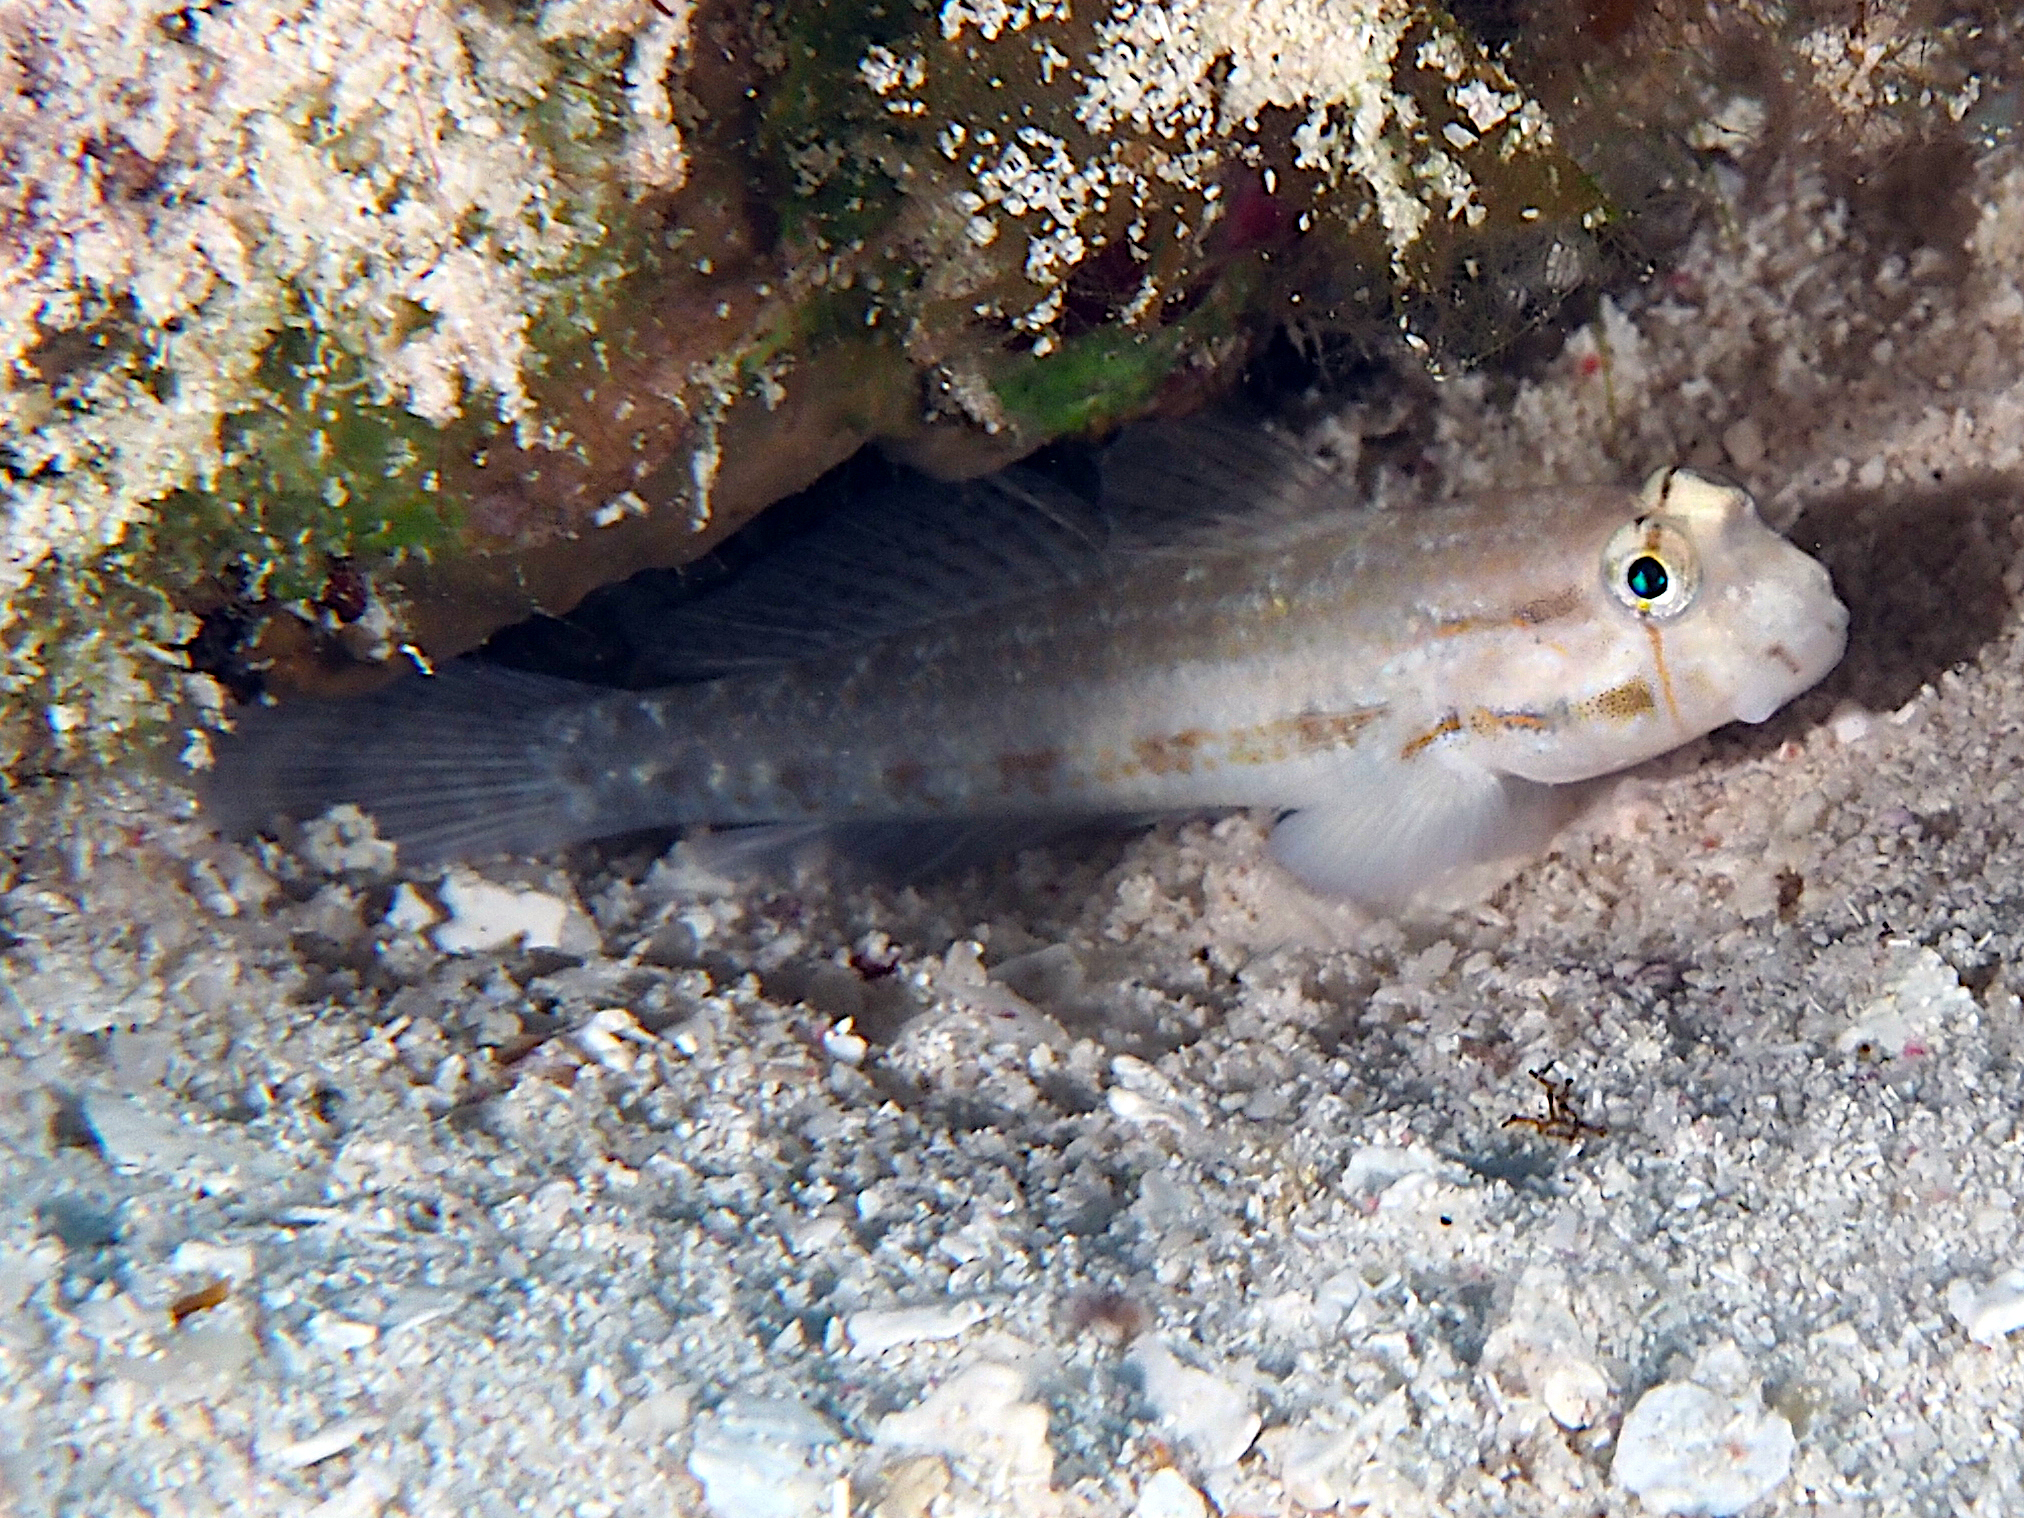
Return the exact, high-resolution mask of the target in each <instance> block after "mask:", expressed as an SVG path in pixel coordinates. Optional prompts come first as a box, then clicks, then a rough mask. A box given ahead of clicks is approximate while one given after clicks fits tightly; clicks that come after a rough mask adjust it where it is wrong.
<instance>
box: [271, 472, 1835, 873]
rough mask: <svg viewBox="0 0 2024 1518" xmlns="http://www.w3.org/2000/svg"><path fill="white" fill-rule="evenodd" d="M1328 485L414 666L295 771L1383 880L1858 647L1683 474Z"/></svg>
mask: <svg viewBox="0 0 2024 1518" xmlns="http://www.w3.org/2000/svg"><path fill="white" fill-rule="evenodd" d="M1135 456H1136V457H1137V459H1138V460H1139V462H1138V464H1137V465H1136V466H1134V465H1133V464H1132V463H1131V462H1130V461H1129V459H1128V460H1127V462H1126V464H1125V465H1124V466H1123V472H1124V473H1125V474H1126V475H1127V476H1128V475H1129V474H1130V472H1131V470H1132V469H1133V468H1134V467H1137V468H1139V469H1140V470H1142V471H1143V470H1144V469H1146V468H1147V467H1148V466H1147V464H1146V459H1145V451H1144V449H1143V448H1141V449H1140V450H1139V451H1138V453H1137V455H1135ZM1177 457H1178V455H1177ZM1170 467H1184V466H1173V465H1162V466H1160V467H1159V468H1155V469H1154V470H1153V472H1154V473H1155V474H1157V473H1159V472H1160V468H1170ZM1291 467H1292V466H1291V465H1290V464H1289V465H1287V466H1286V468H1288V469H1290V468H1291ZM1282 483H1283V481H1282ZM1300 483H1302V484H1303V485H1304V486H1306V487H1307V489H1308V493H1310V494H1311V493H1314V486H1315V482H1314V481H1313V480H1312V479H1304V480H1302V481H1301V482H1300ZM1130 488H1131V487H1130V483H1129V480H1127V484H1126V490H1127V493H1128V492H1129V489H1130ZM1283 493H1284V492H1282V494H1283ZM1301 493H1302V492H1301V491H1299V490H1295V491H1294V492H1293V495H1294V496H1295V497H1298V496H1299V495H1300V494H1301ZM1321 508H1322V509H1319V510H1312V509H1308V510H1300V511H1296V512H1292V513H1284V514H1281V515H1280V516H1278V517H1276V518H1274V519H1272V520H1270V521H1269V522H1267V523H1266V524H1265V525H1264V526H1263V527H1262V528H1260V529H1257V530H1254V531H1253V532H1251V533H1250V534H1248V535H1247V536H1246V537H1245V538H1244V539H1243V540H1242V541H1241V542H1240V543H1237V544H1235V545H1232V544H1230V543H1229V542H1227V541H1226V542H1224V543H1223V544H1222V545H1220V546H1208V545H1205V544H1204V543H1203V542H1201V541H1199V540H1197V541H1192V542H1187V543H1184V544H1183V545H1180V546H1173V547H1167V548H1160V549H1139V550H1133V551H1125V552H1117V553H1096V554H1093V555H1090V556H1088V557H1087V558H1085V559H1081V560H1078V561H1076V562H1075V563H1074V564H1073V565H1072V566H1071V567H1070V569H1069V570H1068V571H1067V572H1066V573H1065V574H1063V575H1062V576H1061V577H1060V582H1059V583H1056V584H1054V585H1052V586H1043V587H1039V588H1034V589H1031V590H1029V591H1025V592H1023V593H1013V594H1007V595H992V596H984V597H982V598H981V599H982V600H983V601H984V603H985V604H982V605H978V606H975V607H974V608H972V609H968V610H965V609H961V608H960V606H958V607H950V608H946V609H944V610H943V611H941V612H940V614H936V615H932V616H928V617H926V618H924V619H922V620H919V621H917V622H916V623H915V624H914V625H902V626H899V627H897V628H894V629H891V630H886V631H883V632H882V633H880V634H879V635H877V636H872V637H869V638H866V639H862V640H859V641H852V640H851V639H849V638H848V637H842V638H839V640H838V642H837V644H836V646H833V647H829V648H826V649H821V650H819V651H815V652H812V653H805V654H803V655H802V656H800V657H795V658H791V659H787V660H784V661H781V662H776V663H773V664H770V665H769V664H765V663H763V662H762V663H759V664H757V665H756V667H750V668H744V669H740V670H734V671H733V672H729V673H723V674H719V675H717V676H716V677H715V678H710V679H705V680H701V681H697V682H693V683H688V684H682V685H675V686H671V687H668V688H665V689H659V690H651V691H645V692H593V691H589V690H587V689H584V688H581V687H559V686H558V685H557V683H555V682H540V683H539V684H538V685H535V686H528V685H525V684H523V683H521V677H510V676H496V677H474V679H475V683H474V684H472V685H471V686H470V692H469V699H464V700H462V702H461V704H462V705H464V706H465V707H466V708H467V710H466V712H465V714H464V719H463V720H451V721H449V722H448V723H447V725H444V724H442V723H440V722H439V723H437V724H436V725H434V726H433V728H432V727H431V726H430V725H429V724H428V722H427V721H426V714H427V712H428V705H427V701H428V695H429V692H428V685H427V682H421V683H420V684H419V685H418V686H417V688H416V689H414V690H413V691H411V692H409V693H408V694H407V695H405V696H403V697H401V698H398V700H397V701H396V702H395V703H394V705H395V706H396V707H399V706H400V705H401V703H403V702H405V703H407V706H406V708H405V709H406V710H409V711H411V712H413V713H414V714H415V716H414V717H412V718H410V719H408V720H406V721H404V722H398V723H381V722H375V721H374V720H372V719H370V718H368V717H366V716H365V714H364V713H363V711H362V710H361V709H358V708H354V709H353V710H354V715H353V717H352V719H351V723H350V728H349V739H348V742H347V743H346V744H345V745H344V746H343V749H342V752H340V753H330V752H326V753H325V754H324V755H323V756H322V757H321V759H318V758H317V757H316V756H315V755H314V754H298V755H297V756H296V757H295V758H294V759H293V760H291V761H289V762H288V763H285V764H283V765H281V766H279V768H280V770H282V771H284V772H286V773H288V774H290V775H292V776H293V777H294V778H293V779H291V780H290V781H289V782H288V784H286V785H284V786H282V787H280V788H279V792H278V793H277V795H276V796H275V797H274V798H273V799H275V800H278V801H279V802H281V803H282V804H283V805H284V807H285V809H290V810H297V811H300V810H303V809H304V804H308V805H312V806H320V805H322V804H327V803H329V802H333V801H340V800H352V801H357V802H359V803H360V804H361V805H363V806H365V807H366V808H367V809H368V810H371V811H373V812H375V814H376V815H377V816H378V818H379V821H380V824H381V827H382V831H383V832H385V833H387V834H389V835H390V836H392V837H394V838H396V839H397V840H399V841H401V842H402V843H403V844H404V846H406V847H407V848H408V850H409V856H410V857H412V856H413V855H414V854H416V853H420V854H422V855H425V856H429V855H433V856H437V857H441V856H444V855H451V854H457V853H469V852H482V851H484V850H486V849H489V848H495V847H501V846H504V847H513V848H518V849H538V848H542V847H548V846H553V845H555V844H559V843H563V842H568V841H573V840H576V839H581V838H588V837H596V836H600V835H603V834H608V833H613V832H619V831H625V830H629V829H633V828H639V827H645V826H665V825H683V826H688V825H699V824H701V825H709V826H711V827H716V828H723V827H738V826H746V825H764V824H795V825H809V824H822V825H835V824H843V825H863V824H878V825H906V824H912V825H929V826H934V825H947V824H954V823H963V822H969V821H980V820H982V821H999V822H1002V821H1005V820H1008V819H1015V820H1016V819H1025V820H1031V821H1032V822H1033V823H1034V824H1035V825H1036V826H1038V825H1041V824H1046V823H1050V822H1058V821H1063V820H1084V819H1095V818H1103V817H1117V816H1129V817H1141V816H1146V815H1149V814H1157V813H1162V812H1177V811H1190V810H1197V809H1203V808H1227V807H1272V808H1275V809H1277V810H1279V811H1281V812H1282V813H1285V814H1287V815H1285V816H1284V817H1283V818H1282V820H1281V821H1280V823H1279V825H1278V828H1277V831H1276V832H1275V836H1274V847H1275V851H1276V852H1277V853H1278V855H1279V856H1280V858H1281V859H1282V860H1284V861H1285V862H1286V863H1287V864H1288V865H1290V866H1291V867H1292V868H1293V869H1294V870H1295V872H1296V873H1297V874H1300V875H1301V876H1303V877H1304V878H1306V879H1307V880H1309V881H1310V882H1311V883H1313V884H1315V885H1317V886H1319V887H1321V888H1323V889H1326V890H1330V891H1334V892H1338V893H1341V894H1346V895H1350V896H1355V897H1360V898H1363V899H1366V900H1371V901H1388V900H1395V899H1397V898H1399V897H1400V896H1402V895H1404V894H1406V893H1407V892H1409V891H1410V890H1412V889H1414V888H1415V887H1416V886H1418V885H1419V884H1422V883H1424V882H1425V881H1427V880H1428V879H1430V878H1432V877H1434V876H1437V875H1439V874H1440V873H1441V872H1443V871H1444V870H1447V869H1449V868H1451V867H1454V866H1456V865H1460V864H1465V863H1469V862H1472V861H1475V860H1479V859H1484V858H1492V857H1496V856H1498V855H1501V854H1504V853H1508V852H1511V851H1512V849H1513V848H1514V846H1516V847H1522V846H1525V845H1526V844H1528V843H1531V842H1536V841H1537V839H1536V837H1535V836H1531V835H1532V834H1534V833H1536V828H1535V827H1534V826H1533V821H1532V819H1534V818H1536V817H1537V816H1538V815H1541V814H1542V813H1543V811H1545V810H1550V807H1549V806H1547V805H1546V803H1549V802H1550V801H1551V800H1552V795H1551V788H1553V787H1558V786H1564V785H1566V784H1568V783H1570V782H1575V781H1580V780H1585V779H1589V778H1592V777H1594V776H1598V775H1603V774H1608V773H1611V772H1613V771H1616V770H1620V769H1623V768H1626V767H1628V766H1630V765H1633V764H1636V763H1638V762H1640V761H1642V760H1645V759H1648V758H1651V757H1653V756H1654V755H1657V754H1661V753H1664V752H1666V751H1668V750H1670V749H1673V748H1676V747H1678V746H1679V745H1681V744H1683V743H1686V742H1688V741H1690V740H1691V739H1693V738H1695V737H1698V736H1700V735H1701V734H1703V733H1706V732H1708V731H1710V730H1712V729H1713V728H1716V727H1719V726H1721V725H1723V724H1725V723H1727V722H1730V721H1733V720H1737V719H1741V720H1745V721H1753V722H1754V721H1761V720H1763V719H1764V718H1765V717H1768V716H1769V715H1770V714H1771V713H1772V712H1773V711H1775V710H1776V709H1777V708H1778V707H1779V706H1781V705H1783V704H1784V703H1785V702H1786V701H1787V700H1789V699H1790V698H1791V697H1792V696H1794V695H1796V694H1797V693H1798V692H1800V691H1802V690H1804V689H1806V688H1807V687H1808V686H1810V685H1812V684H1813V683H1814V682H1815V681H1817V680H1818V679H1819V678H1820V677H1821V676H1822V675H1824V674H1825V673H1826V672H1827V671H1828V670H1829V669H1831V668H1832V667H1833V665H1834V664H1835V662H1836V661H1837V660H1838V659H1839V658H1840V656H1841V652H1842V648H1843V644H1844V641H1845V635H1846V626H1847V615H1846V612H1845V610H1844V609H1843V607H1842V605H1841V603H1840V602H1839V601H1838V600H1837V599H1836V598H1835V596H1834V593H1833V589H1832V586H1831V584H1830V582H1829V578H1828V575H1827V572H1826V571H1825V569H1823V568H1822V567H1821V566H1820V565H1819V564H1818V563H1817V562H1815V561H1814V560H1813V559H1811V558H1809V557H1808V556H1806V555H1805V554H1803V553H1801V552H1800V551H1799V550H1798V549H1796V548H1794V547H1792V546H1791V545H1790V544H1789V543H1787V542H1786V541H1785V540H1784V539H1783V538H1781V537H1779V536H1778V535H1777V534H1776V533H1774V532H1772V531H1771V530H1770V529H1769V528H1767V527H1765V526H1764V525H1763V523H1762V522H1761V521H1760V520H1759V519H1758V517H1757V514H1756V512H1755V509H1754V507H1753V506H1752V504H1751V502H1750V499H1749V497H1748V496H1747V495H1746V494H1745V493H1743V492H1742V491H1740V490H1737V489H1735V488H1733V487H1729V486H1725V485H1721V484H1718V483H1716V482H1714V481H1710V480H1706V479H1704V478H1702V477H1700V476H1698V475H1694V474H1691V473H1689V472H1687V471H1684V470H1668V471H1661V472H1660V473H1659V474H1657V475H1655V476H1653V478H1652V480H1651V481H1650V482H1649V483H1648V484H1647V486H1646V487H1645V489H1644V491H1643V492H1641V493H1632V492H1629V491H1624V490H1618V489H1607V488H1596V489H1576V490H1568V491H1561V492H1554V493H1551V494H1535V495H1531V496H1518V497H1512V498H1507V499H1503V500H1498V501H1494V502H1482V503H1475V504H1465V505H1456V506H1443V507H1434V508H1428V509H1425V510H1419V511H1390V512H1374V511H1370V510H1360V509H1355V508H1346V507H1344V506H1342V505H1341V504H1340V503H1338V502H1330V501H1327V500H1324V501H1322V502H1321ZM1240 520H1241V519H1240ZM902 572H903V568H902ZM448 689H449V690H450V692H451V694H452V695H454V682H452V683H451V686H450V687H448ZM417 702H419V703H421V704H420V705H418V706H417V705H415V704H414V703H417ZM453 704H454V703H453ZM280 715H283V716H285V711H284V713H282V714H280ZM472 719H476V720H472ZM418 723H419V724H420V725H419V726H418V725H417V724H418ZM313 725H314V724H313V723H312V724H311V726H313ZM400 728H407V729H411V732H410V734H409V736H408V737H406V738H399V737H397V735H396V734H397V730H398V729H400ZM278 731H279V732H280V733H281V735H282V738H283V745H284V746H285V745H286V743H287V741H288V730H287V728H286V726H285V725H284V726H282V727H281V728H280V729H278ZM431 731H433V732H434V733H435V735H436V736H435V740H434V741H433V742H431V740H430V739H429V736H428V735H429V733H430V732H431ZM299 736H300V737H301V738H302V739H303V740H304V741H305V742H306V743H309V744H312V745H313V744H314V743H315V742H316V741H317V740H316V737H315V734H314V733H313V732H312V731H309V730H306V729H305V730H303V731H301V732H300V733H299ZM261 746H262V748H263V749H264V751H265V752H266V753H267V754H268V755H269V756H270V758H271V757H273V756H274V755H275V754H277V753H278V752H279V751H280V750H279V749H277V746H276V744H275V743H273V742H272V741H268V742H265V743H263V744H262V745H261ZM328 747H329V745H328V744H327V743H326V748H328ZM348 756H360V757H362V759H363V762H360V763H353V762H351V758H350V757H348ZM239 768H240V770H241V772H242V773H245V771H246V769H247V766H245V765H240V766H239ZM270 768H272V767H271V766H270ZM304 770H307V771H310V772H311V773H310V774H308V775H307V777H306V778H305V776H304V775H303V774H302V773H301V772H303V771H304ZM255 788H256V789H258V787H257V786H256V787H255Z"/></svg>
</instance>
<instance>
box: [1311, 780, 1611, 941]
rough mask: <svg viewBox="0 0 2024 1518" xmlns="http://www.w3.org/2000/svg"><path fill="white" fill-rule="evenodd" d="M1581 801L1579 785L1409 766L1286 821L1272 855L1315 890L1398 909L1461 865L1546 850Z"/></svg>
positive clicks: (1316, 805)
mask: <svg viewBox="0 0 2024 1518" xmlns="http://www.w3.org/2000/svg"><path fill="white" fill-rule="evenodd" d="M1577 800H1578V797H1577V796H1576V795H1575V788H1574V787H1568V786H1552V785H1540V784H1537V783H1536V782H1533V781H1530V780H1520V779H1518V778H1517V777H1515V776H1512V775H1499V774H1495V773H1492V772H1490V771H1487V770H1478V769H1471V768H1467V767H1463V766H1447V765H1438V764H1426V765H1419V766H1409V767H1407V768H1406V769H1405V770H1404V771H1403V773H1402V776H1401V778H1400V781H1399V783H1398V784H1395V785H1389V786H1383V785H1375V786H1371V787H1369V788H1367V789H1359V790H1357V791H1356V792H1354V793H1350V794H1345V795H1343V796H1341V797H1339V798H1329V799H1325V800H1322V801H1320V802H1317V803H1316V804H1314V805H1312V806H1305V807H1302V808H1301V809H1300V810H1298V811H1296V812H1293V813H1290V814H1289V815H1287V816H1286V817H1283V818H1281V819H1280V822H1279V825H1278V826H1277V827H1276V828H1274V829H1273V830H1272V853H1273V856H1274V857H1275V858H1277V859H1278V860H1279V862H1280V863H1281V864H1283V865H1285V866H1286V868H1287V869H1289V870H1291V871H1292V872H1293V873H1294V874H1295V875H1297V876H1299V877H1300V878H1301V880H1303V881H1305V882H1306V883H1307V884H1308V885H1309V886H1311V887H1313V888H1314V889H1315V890H1317V891H1323V892H1326V893H1328V894H1329V895H1332V896H1347V897H1349V898H1351V899H1352V900H1355V901H1359V902H1363V903H1365V904H1366V905H1370V906H1378V907H1389V906H1397V905H1398V904H1400V903H1402V902H1404V901H1406V900H1407V899H1408V898H1410V897H1412V896H1414V895H1416V894H1418V893H1419V892H1421V891H1423V890H1425V889H1426V888H1427V887H1428V886H1430V885H1434V884H1436V883H1437V882H1439V881H1440V880H1441V878H1442V877H1443V876H1446V875H1449V874H1451V873H1452V872H1454V871H1456V870H1459V869H1462V868H1465V867H1467V866H1471V865H1480V864H1488V863H1490V862H1491V861H1493V860H1499V859H1508V858H1511V857H1513V856H1515V855H1520V854H1526V853H1530V852H1532V851H1534V850H1537V849H1540V848H1543V847H1544V846H1545V844H1546V843H1547V841H1548V840H1549V839H1551V838H1552V836H1553V834H1554V831H1555V830H1556V829H1557V828H1558V827H1559V826H1560V825H1561V824H1562V823H1563V822H1565V821H1566V820H1567V818H1568V817H1569V815H1571V813H1572V811H1573V809H1574V806H1575V803H1576V801H1577Z"/></svg>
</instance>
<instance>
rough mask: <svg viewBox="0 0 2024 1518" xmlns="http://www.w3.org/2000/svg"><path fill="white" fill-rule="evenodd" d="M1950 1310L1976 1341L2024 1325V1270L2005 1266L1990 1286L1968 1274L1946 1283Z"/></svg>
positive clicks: (1989, 1341) (1987, 1341) (1988, 1340)
mask: <svg viewBox="0 0 2024 1518" xmlns="http://www.w3.org/2000/svg"><path fill="white" fill-rule="evenodd" d="M1946 1300H1947V1311H1948V1312H1950V1313H1952V1314H1953V1315H1954V1321H1955V1322H1956V1323H1959V1324H1960V1325H1961V1327H1963V1328H1965V1329H1966V1330H1967V1331H1968V1337H1969V1338H1971V1339H1973V1340H1974V1341H1975V1342H1976V1343H1977V1344H1994V1343H1995V1342H1996V1341H1997V1340H1998V1339H2000V1338H2002V1337H2003V1336H2004V1335H2005V1334H2011V1333H2015V1332H2016V1331H2017V1330H2018V1329H2020V1328H2024V1270H2006V1271H2004V1272H2003V1273H2002V1274H2001V1275H1999V1276H1997V1277H1996V1279H1995V1280H1993V1281H1991V1282H1990V1283H1989V1284H1988V1285H1987V1286H1977V1285H1976V1284H1975V1283H1974V1282H1973V1281H1970V1280H1968V1279H1967V1278H1966V1277H1965V1276H1963V1277H1961V1278H1960V1279H1958V1280H1955V1281H1953V1282H1950V1283H1949V1284H1948V1286H1947V1298H1946Z"/></svg>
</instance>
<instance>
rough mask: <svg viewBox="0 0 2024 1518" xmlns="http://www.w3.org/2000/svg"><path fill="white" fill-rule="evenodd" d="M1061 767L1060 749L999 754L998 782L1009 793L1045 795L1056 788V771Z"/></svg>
mask: <svg viewBox="0 0 2024 1518" xmlns="http://www.w3.org/2000/svg"><path fill="white" fill-rule="evenodd" d="M1060 768H1061V751H1060V750H1059V749H1052V748H1042V749H1035V750H1033V751H1032V752H1031V753H1025V754H1001V755H999V756H998V784H999V787H1000V788H1001V789H1002V790H1004V791H1005V792H1006V793H1007V794H1008V795H1009V794H1011V793H1013V792H1016V791H1024V792H1026V793H1027V794H1029V795H1033V796H1045V795H1046V794H1048V792H1050V791H1051V790H1053V788H1054V777H1055V773H1056V771H1058V770H1059V769H1060Z"/></svg>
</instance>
